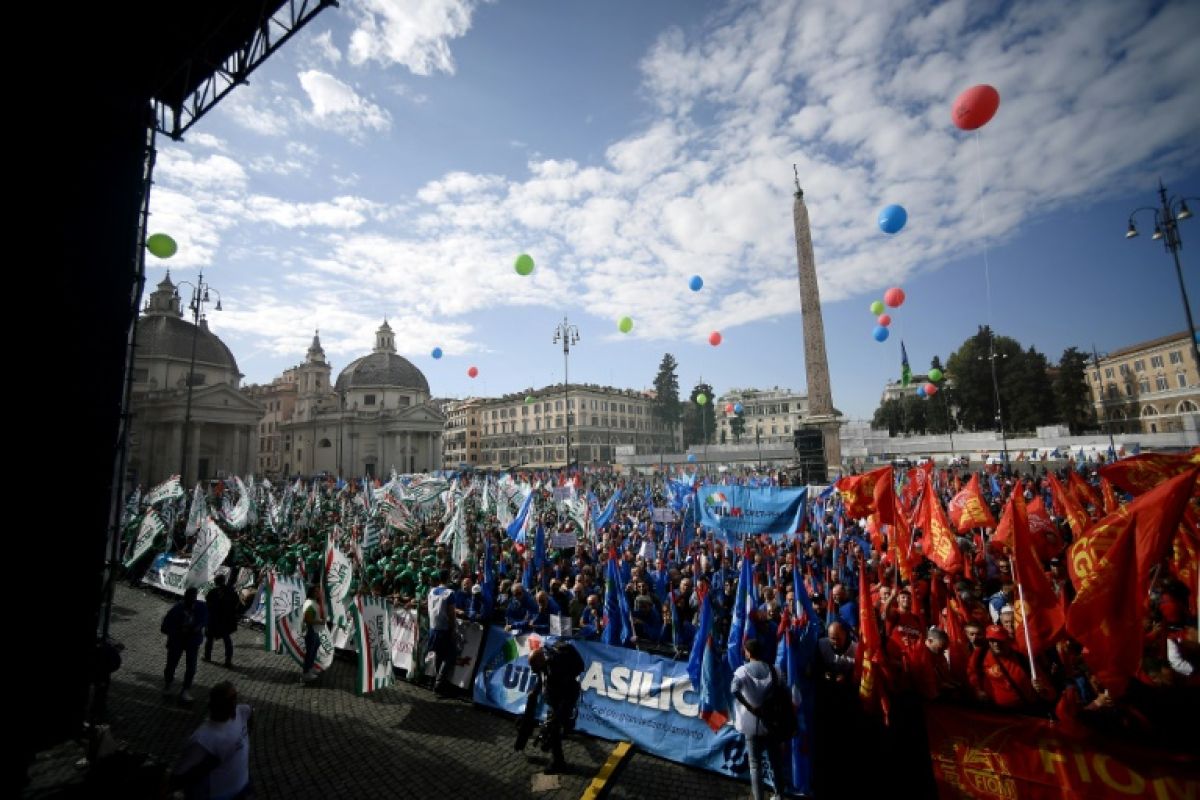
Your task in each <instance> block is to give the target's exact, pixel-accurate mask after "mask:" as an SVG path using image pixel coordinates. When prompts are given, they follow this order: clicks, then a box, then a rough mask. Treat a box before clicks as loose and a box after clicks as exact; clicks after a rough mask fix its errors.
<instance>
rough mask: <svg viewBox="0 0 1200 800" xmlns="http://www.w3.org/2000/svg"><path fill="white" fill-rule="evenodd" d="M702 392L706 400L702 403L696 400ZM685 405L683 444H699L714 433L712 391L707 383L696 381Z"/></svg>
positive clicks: (710, 437)
mask: <svg viewBox="0 0 1200 800" xmlns="http://www.w3.org/2000/svg"><path fill="white" fill-rule="evenodd" d="M701 394H703V395H704V396H705V397H706V398H707V401H706V402H705V404H704V405H700V404H699V403H697V402H696V398H697V397H699V396H700V395H701ZM688 399H689V401H690V402H688V404H687V407H686V408H685V409H684V410H683V446H684V447H687V446H688V445H691V444H701V443H706V442H707V441H709V440H711V439H712V438H713V435H714V434H715V433H716V427H717V422H716V415H715V414H714V413H713V391H712V387H711V386H709V385H708V384H707V383H697V384H696V385H695V386H694V387H693V388H692V393H691V395H690V397H689V398H688Z"/></svg>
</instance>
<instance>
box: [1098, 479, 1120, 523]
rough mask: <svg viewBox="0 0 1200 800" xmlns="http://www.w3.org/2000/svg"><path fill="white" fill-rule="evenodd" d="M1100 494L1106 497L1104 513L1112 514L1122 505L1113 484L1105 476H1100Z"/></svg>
mask: <svg viewBox="0 0 1200 800" xmlns="http://www.w3.org/2000/svg"><path fill="white" fill-rule="evenodd" d="M1100 494H1102V495H1103V496H1104V513H1105V514H1111V513H1113V512H1114V511H1116V510H1117V507H1118V506H1119V505H1121V504H1120V503H1118V502H1117V493H1116V492H1114V491H1113V485H1112V482H1111V481H1109V479H1108V478H1105V477H1104V476H1103V475H1101V476H1100Z"/></svg>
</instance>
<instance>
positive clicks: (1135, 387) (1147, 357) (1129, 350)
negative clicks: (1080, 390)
mask: <svg viewBox="0 0 1200 800" xmlns="http://www.w3.org/2000/svg"><path fill="white" fill-rule="evenodd" d="M1088 386H1089V387H1090V388H1091V390H1092V402H1093V404H1094V406H1095V408H1096V419H1098V420H1099V421H1100V425H1101V427H1102V428H1103V429H1104V430H1105V431H1108V430H1111V431H1112V432H1113V433H1136V432H1139V431H1140V432H1142V433H1172V432H1175V431H1183V430H1191V431H1194V430H1196V429H1197V428H1198V427H1200V374H1198V373H1197V372H1196V362H1195V359H1194V358H1193V356H1192V348H1191V343H1190V342H1189V341H1188V334H1187V332H1186V331H1185V332H1182V333H1176V334H1173V335H1171V336H1163V337H1160V338H1158V339H1151V340H1150V341H1148V342H1140V343H1138V344H1135V345H1131V346H1129V347H1123V348H1121V349H1119V350H1114V351H1113V352H1111V353H1109V354H1107V355H1105V356H1102V357H1101V358H1099V364H1098V365H1097V364H1096V363H1095V361H1093V364H1092V366H1091V368H1090V369H1089V370H1088Z"/></svg>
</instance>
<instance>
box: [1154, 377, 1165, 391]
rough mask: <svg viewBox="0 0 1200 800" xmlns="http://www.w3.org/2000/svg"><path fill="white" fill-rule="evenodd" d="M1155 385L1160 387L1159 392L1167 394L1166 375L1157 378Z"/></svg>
mask: <svg viewBox="0 0 1200 800" xmlns="http://www.w3.org/2000/svg"><path fill="white" fill-rule="evenodd" d="M1154 385H1155V386H1157V387H1158V390H1159V391H1160V392H1165V391H1166V390H1167V378H1166V376H1165V375H1159V376H1158V377H1157V378H1155V379H1154Z"/></svg>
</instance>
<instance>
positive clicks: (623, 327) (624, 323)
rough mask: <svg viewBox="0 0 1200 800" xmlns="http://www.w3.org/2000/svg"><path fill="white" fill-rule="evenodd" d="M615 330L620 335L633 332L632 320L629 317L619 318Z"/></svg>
mask: <svg viewBox="0 0 1200 800" xmlns="http://www.w3.org/2000/svg"><path fill="white" fill-rule="evenodd" d="M617 330H619V331H621V333H629V332H630V331H631V330H633V320H632V319H630V318H629V317H621V321H620V322H618V323H617Z"/></svg>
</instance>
